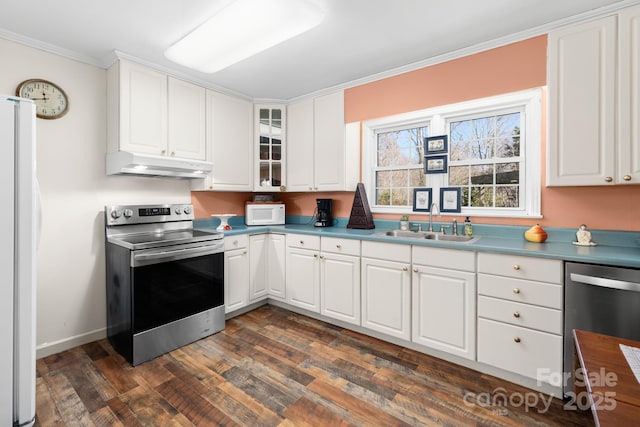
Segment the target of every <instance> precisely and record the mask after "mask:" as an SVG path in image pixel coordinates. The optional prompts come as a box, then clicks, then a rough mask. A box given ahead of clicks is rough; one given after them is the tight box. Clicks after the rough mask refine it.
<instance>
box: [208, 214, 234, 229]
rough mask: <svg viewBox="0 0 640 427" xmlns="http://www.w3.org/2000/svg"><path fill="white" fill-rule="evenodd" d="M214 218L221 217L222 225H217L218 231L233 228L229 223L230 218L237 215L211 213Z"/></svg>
mask: <svg viewBox="0 0 640 427" xmlns="http://www.w3.org/2000/svg"><path fill="white" fill-rule="evenodd" d="M211 216H212V217H214V218H219V219H220V225H219V226H218V227H216V230H218V231H225V230H231V226H230V225H229V218H231V217H234V216H236V214H211Z"/></svg>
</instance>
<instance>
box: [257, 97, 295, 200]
mask: <svg viewBox="0 0 640 427" xmlns="http://www.w3.org/2000/svg"><path fill="white" fill-rule="evenodd" d="M286 114H287V111H286V107H285V106H284V105H255V116H254V117H255V138H254V146H255V151H254V153H255V156H256V157H255V158H256V161H255V168H256V172H255V181H254V190H255V191H286V189H287V187H286V185H285V177H286V169H285V168H286V161H285V158H286V129H287V124H286Z"/></svg>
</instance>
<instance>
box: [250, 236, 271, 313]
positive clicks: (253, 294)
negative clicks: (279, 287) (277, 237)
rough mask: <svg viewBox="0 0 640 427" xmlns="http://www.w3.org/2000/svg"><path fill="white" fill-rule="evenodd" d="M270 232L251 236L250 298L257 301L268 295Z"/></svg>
mask: <svg viewBox="0 0 640 427" xmlns="http://www.w3.org/2000/svg"><path fill="white" fill-rule="evenodd" d="M268 239H269V237H268V234H253V235H251V236H249V261H250V262H249V264H250V267H249V276H250V281H249V299H250V300H251V301H257V300H259V299H262V298H265V297H266V296H267V271H268V269H267V266H268V265H269V264H268V260H269V256H268V255H269V253H268V244H267V242H268Z"/></svg>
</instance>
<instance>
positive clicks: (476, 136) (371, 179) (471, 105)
mask: <svg viewBox="0 0 640 427" xmlns="http://www.w3.org/2000/svg"><path fill="white" fill-rule="evenodd" d="M540 92H541V90H540V89H536V90H529V91H524V92H517V93H512V94H507V95H500V96H495V97H491V98H484V99H479V100H474V101H469V102H464V103H459V104H451V105H445V106H440V107H435V108H430V109H428V110H421V111H414V112H411V113H406V114H402V115H398V116H391V117H385V118H382V119H376V120H371V121H368V122H365V123H364V124H363V131H364V134H363V179H364V182H365V188H366V189H367V192H368V194H367V196H368V198H369V200H370V201H371V204H372V206H371V210H372V211H373V212H377V213H402V214H407V213H412V208H413V189H414V188H419V187H428V188H432V191H433V195H434V201H435V202H438V201H439V192H440V188H444V187H460V189H461V194H462V201H461V207H462V212H461V215H474V216H511V217H539V216H540V173H541V172H540V161H541V159H540V130H541V94H540ZM429 135H433V136H437V135H447V136H448V138H449V149H448V154H447V157H448V168H447V169H446V170H445V173H442V174H428V175H425V174H424V142H423V141H424V137H426V136H429Z"/></svg>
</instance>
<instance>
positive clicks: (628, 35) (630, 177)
mask: <svg viewBox="0 0 640 427" xmlns="http://www.w3.org/2000/svg"><path fill="white" fill-rule="evenodd" d="M619 19H620V21H619V25H620V73H619V75H620V97H619V109H618V111H619V120H620V132H619V134H618V144H619V150H618V179H617V182H618V183H620V184H638V183H640V7H633V8H628V9H625V10H623V11H622V12H620V17H619Z"/></svg>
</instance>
